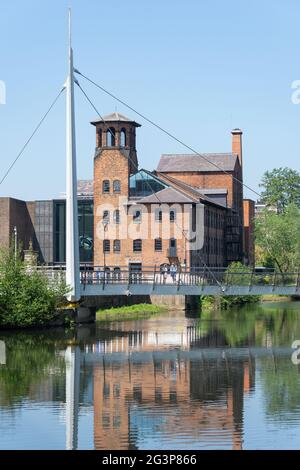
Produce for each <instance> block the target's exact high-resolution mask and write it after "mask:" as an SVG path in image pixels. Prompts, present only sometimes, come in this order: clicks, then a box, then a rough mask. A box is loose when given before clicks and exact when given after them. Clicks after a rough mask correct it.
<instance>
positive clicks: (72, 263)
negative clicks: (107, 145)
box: [66, 9, 80, 302]
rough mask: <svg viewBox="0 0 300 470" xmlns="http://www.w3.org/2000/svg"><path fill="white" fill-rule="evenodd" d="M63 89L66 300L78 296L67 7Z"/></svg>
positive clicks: (77, 238)
mask: <svg viewBox="0 0 300 470" xmlns="http://www.w3.org/2000/svg"><path fill="white" fill-rule="evenodd" d="M66 92H67V133H66V283H67V284H68V285H69V286H70V288H71V292H70V293H69V295H68V299H69V300H70V301H71V302H76V301H78V300H79V299H80V264H79V235H78V202H77V169H76V133H75V104H74V68H73V50H72V29H71V9H69V56H68V78H67V82H66Z"/></svg>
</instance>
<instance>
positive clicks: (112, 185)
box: [91, 112, 140, 266]
mask: <svg viewBox="0 0 300 470" xmlns="http://www.w3.org/2000/svg"><path fill="white" fill-rule="evenodd" d="M103 121H104V122H103ZM91 124H92V125H94V126H95V127H96V152H95V157H94V265H95V266H104V265H108V266H109V265H110V266H120V264H122V262H121V259H120V258H123V257H121V253H124V251H125V252H126V251H127V249H126V246H125V245H126V244H127V243H128V242H127V239H126V237H125V238H124V237H122V234H121V233H120V230H121V228H122V218H123V217H124V218H125V216H126V212H125V211H126V210H127V208H126V204H125V201H126V199H128V198H129V177H130V175H131V174H134V173H136V172H137V166H138V160H137V152H136V128H137V127H140V124H138V123H137V122H135V121H132V120H131V119H129V118H127V117H125V116H123V115H122V114H120V113H117V112H115V113H112V114H109V115H108V116H104V117H103V120H101V119H99V120H96V121H92V122H91ZM120 201H121V205H120ZM128 248H129V247H128Z"/></svg>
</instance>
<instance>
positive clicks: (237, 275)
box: [38, 266, 300, 297]
mask: <svg viewBox="0 0 300 470" xmlns="http://www.w3.org/2000/svg"><path fill="white" fill-rule="evenodd" d="M38 269H39V270H42V271H43V272H44V273H45V275H47V277H48V278H50V279H53V280H54V279H57V278H64V277H65V267H63V266H55V267H41V268H38ZM80 293H81V297H93V296H95V297H96V296H131V295H134V296H141V295H185V296H200V295H213V296H225V295H226V296H244V295H247V296H252V295H253V296H255V295H287V296H300V273H299V272H297V273H295V272H294V273H278V272H270V273H268V274H266V273H263V274H262V273H257V272H256V271H253V272H246V273H245V272H234V273H228V271H227V270H226V268H206V269H197V268H191V269H185V270H182V271H179V272H177V273H173V275H172V274H171V273H169V272H162V271H161V269H160V268H156V267H151V266H149V267H145V268H143V269H142V270H140V271H132V270H130V269H128V268H114V267H109V266H105V267H103V266H99V267H90V266H88V267H81V269H80Z"/></svg>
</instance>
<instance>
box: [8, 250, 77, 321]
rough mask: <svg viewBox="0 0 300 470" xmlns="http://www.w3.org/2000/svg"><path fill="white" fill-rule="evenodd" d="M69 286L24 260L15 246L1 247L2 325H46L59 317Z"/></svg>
mask: <svg viewBox="0 0 300 470" xmlns="http://www.w3.org/2000/svg"><path fill="white" fill-rule="evenodd" d="M67 293H68V288H67V286H66V284H65V282H64V281H63V280H61V279H60V278H57V279H54V280H51V281H49V279H48V278H47V276H46V275H44V274H43V273H40V272H38V271H37V270H35V269H34V268H32V267H31V268H30V267H29V266H27V265H26V263H24V261H22V259H21V257H20V256H19V254H18V253H17V254H15V253H14V252H13V250H12V249H5V250H1V251H0V328H1V327H2V328H3V327H5V328H20V327H22V328H24V327H32V326H44V325H47V324H49V323H50V322H52V321H53V320H54V319H55V317H57V315H58V313H57V311H58V310H59V308H60V307H61V306H62V305H63V304H64V303H65V297H66V294H67Z"/></svg>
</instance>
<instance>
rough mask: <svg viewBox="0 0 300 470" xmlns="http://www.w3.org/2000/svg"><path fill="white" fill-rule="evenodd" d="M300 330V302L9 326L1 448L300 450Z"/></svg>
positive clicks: (1, 342)
mask: <svg viewBox="0 0 300 470" xmlns="http://www.w3.org/2000/svg"><path fill="white" fill-rule="evenodd" d="M295 340H300V302H294V303H268V304H264V305H256V306H251V307H247V308H243V309H239V310H232V311H228V312H226V313H222V314H219V313H215V314H202V315H201V317H199V316H198V318H186V317H185V315H184V313H183V312H167V313H164V314H161V315H157V316H154V317H151V318H148V319H147V318H145V319H142V320H132V321H126V322H125V321H124V322H109V323H103V322H97V323H96V324H95V325H89V326H82V327H79V328H77V329H76V330H68V331H64V330H56V329H51V330H47V331H45V330H44V331H26V332H23V331H22V332H5V333H4V332H0V449H110V450H112V449H160V450H161V449H172V450H173V449H177V450H179V449H180V450H187V449H200V450H201V449H299V448H300V365H297V362H300V361H299V360H298V361H297V359H300V349H299V354H297V350H293V349H292V343H293V342H294V341H295ZM299 344H300V342H299ZM293 352H294V355H293V356H292V354H293Z"/></svg>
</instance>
